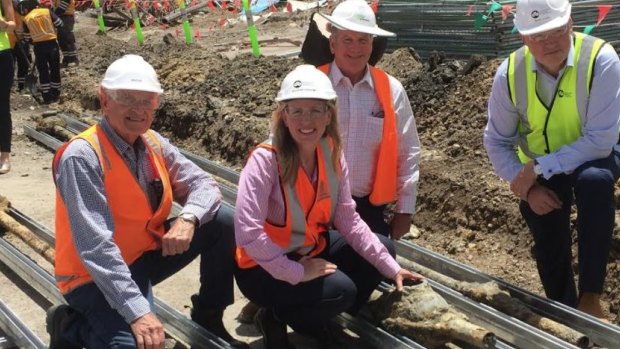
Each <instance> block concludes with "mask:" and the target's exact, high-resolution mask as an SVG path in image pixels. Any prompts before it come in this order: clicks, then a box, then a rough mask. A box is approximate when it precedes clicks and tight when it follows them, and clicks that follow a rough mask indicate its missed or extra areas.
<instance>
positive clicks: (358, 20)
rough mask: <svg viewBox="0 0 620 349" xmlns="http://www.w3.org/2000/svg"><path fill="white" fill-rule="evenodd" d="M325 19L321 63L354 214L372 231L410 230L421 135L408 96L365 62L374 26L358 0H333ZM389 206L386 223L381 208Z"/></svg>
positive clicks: (398, 233) (397, 234) (394, 233)
mask: <svg viewBox="0 0 620 349" xmlns="http://www.w3.org/2000/svg"><path fill="white" fill-rule="evenodd" d="M323 17H325V18H326V19H327V20H328V21H329V23H328V28H327V29H328V31H329V32H330V33H331V35H330V38H329V43H330V48H331V52H332V53H333V54H334V61H333V62H332V63H330V64H327V65H324V66H320V67H319V69H320V70H322V71H323V72H325V73H326V74H327V75H328V76H329V78H330V80H331V82H332V84H333V85H334V89H335V90H336V94H337V95H338V100H337V101H338V118H339V122H340V134H341V136H342V138H343V141H344V154H345V158H346V160H347V163H348V164H349V168H350V180H351V193H352V195H353V198H354V200H355V202H356V204H357V211H358V213H359V214H360V216H361V217H362V219H364V221H366V223H367V224H368V225H369V226H370V228H371V230H372V231H373V232H375V233H377V234H381V235H385V236H390V237H391V238H392V239H395V240H397V239H400V238H401V237H402V236H403V235H405V234H406V233H407V232H409V229H410V227H411V219H412V215H413V213H414V211H415V202H416V193H417V185H418V180H419V160H420V140H419V138H418V132H417V129H416V124H415V119H414V117H413V111H412V110H411V104H410V102H409V98H408V97H407V94H406V92H405V89H404V88H403V86H402V84H401V83H400V82H399V81H398V80H397V79H396V78H394V77H393V76H390V75H389V74H387V73H385V72H384V71H382V70H380V69H378V68H375V67H373V66H371V65H369V64H368V60H369V58H370V55H371V53H372V49H373V38H374V37H375V36H388V37H389V36H395V34H394V33H391V32H388V31H386V30H383V29H381V28H379V27H378V26H377V24H376V19H375V14H374V12H373V11H372V9H371V7H370V6H369V5H368V4H367V3H366V1H364V0H347V1H344V2H342V3H340V4H339V5H338V6H337V7H336V8H335V9H334V12H333V13H332V15H330V16H328V15H323ZM392 203H394V204H395V205H394V215H393V217H392V219H391V221H390V223H389V224H388V223H387V222H386V221H385V220H384V211H385V208H386V206H387V205H388V204H392Z"/></svg>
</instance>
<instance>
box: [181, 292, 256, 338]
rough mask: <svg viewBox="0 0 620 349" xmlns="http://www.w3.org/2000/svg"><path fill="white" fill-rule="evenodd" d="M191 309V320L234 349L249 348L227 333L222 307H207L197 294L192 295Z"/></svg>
mask: <svg viewBox="0 0 620 349" xmlns="http://www.w3.org/2000/svg"><path fill="white" fill-rule="evenodd" d="M191 299H192V310H191V312H190V316H191V317H192V320H193V321H194V322H195V323H197V324H198V325H200V326H202V327H203V328H204V329H205V330H207V331H209V332H211V333H212V334H214V335H216V336H218V337H220V338H222V339H223V340H224V341H226V342H228V344H230V346H231V347H233V348H236V349H250V345H249V344H248V343H245V342H242V341H240V340H238V339H235V338H233V336H231V335H230V333H228V331H227V330H226V327H224V323H223V322H222V318H223V316H224V308H215V309H214V308H209V307H207V306H205V305H204V304H202V303H201V302H200V299H199V298H198V295H197V294H195V295H193V296H192V298H191Z"/></svg>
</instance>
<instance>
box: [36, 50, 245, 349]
mask: <svg viewBox="0 0 620 349" xmlns="http://www.w3.org/2000/svg"><path fill="white" fill-rule="evenodd" d="M162 92H163V90H162V89H161V85H160V84H159V81H158V79H157V74H156V73H155V70H154V69H153V67H152V66H151V65H150V64H148V63H147V62H145V61H144V59H142V57H140V56H137V55H126V56H123V57H122V58H120V59H118V60H116V61H115V62H113V63H112V64H111V65H110V66H109V67H108V69H107V71H106V73H105V77H104V79H103V81H102V82H101V86H100V88H99V100H100V102H101V109H102V110H103V118H102V120H101V122H100V123H99V124H97V125H95V126H92V127H91V128H89V129H88V130H86V131H84V132H82V133H81V134H79V135H78V136H76V137H74V138H73V139H72V140H71V141H69V142H68V143H66V144H65V145H64V146H63V147H61V148H60V149H59V150H58V152H57V153H56V156H55V157H54V163H53V174H54V180H55V183H56V188H57V195H56V263H55V272H54V274H55V277H56V282H57V284H58V288H59V289H60V292H61V293H62V294H63V297H64V298H65V300H66V301H67V303H68V304H69V306H67V305H58V306H54V307H52V308H50V309H49V310H48V317H47V326H48V327H47V329H48V332H49V333H50V349H60V348H62V349H72V348H82V347H87V348H91V349H93V348H111V347H114V348H145V347H147V348H164V339H165V337H164V326H163V324H162V322H161V321H160V320H159V318H158V317H157V315H156V314H155V312H154V302H153V290H152V287H153V286H154V285H156V284H158V283H160V282H161V281H163V280H165V279H167V278H168V277H170V276H171V275H173V274H174V273H176V272H177V271H179V270H181V269H182V268H183V267H185V266H186V265H188V264H189V263H190V262H191V261H192V260H194V259H195V258H196V257H198V256H200V289H199V290H198V292H197V294H195V295H193V296H192V297H191V301H192V304H193V308H192V311H191V317H192V319H193V320H194V321H195V322H197V323H198V324H199V325H201V326H202V327H204V328H205V329H207V330H208V331H210V332H211V333H213V334H215V335H217V336H219V337H221V338H222V339H224V340H226V341H227V342H229V343H230V344H231V346H232V347H234V348H249V346H248V345H247V344H246V343H243V342H240V341H238V340H235V339H234V338H232V337H231V335H230V334H229V333H228V332H227V330H226V328H225V327H224V325H223V323H222V316H223V312H224V309H225V308H226V307H227V306H228V305H230V304H232V302H233V294H234V293H233V267H234V248H235V243H234V228H233V217H232V210H231V209H230V208H229V207H226V206H222V205H221V193H220V191H219V189H218V187H217V184H216V182H215V181H214V180H213V178H211V176H210V175H209V174H207V173H206V172H204V171H202V170H201V169H200V168H199V167H198V166H196V165H195V164H194V163H192V162H191V161H189V160H188V159H187V158H185V157H184V156H183V155H182V154H181V153H180V152H179V150H178V149H177V148H176V147H174V146H172V145H171V144H170V142H169V141H168V140H167V139H166V138H164V137H162V136H161V135H159V134H158V133H156V132H155V131H153V130H150V126H151V123H152V122H153V117H154V115H155V110H156V109H157V108H158V106H159V101H160V94H161V93H162ZM173 200H174V201H176V202H178V203H179V204H181V205H183V209H182V210H181V213H180V214H179V215H178V216H177V217H175V218H173V219H170V220H169V219H168V216H169V214H170V213H171V208H172V201H173Z"/></svg>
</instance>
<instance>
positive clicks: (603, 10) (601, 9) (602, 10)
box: [596, 5, 611, 25]
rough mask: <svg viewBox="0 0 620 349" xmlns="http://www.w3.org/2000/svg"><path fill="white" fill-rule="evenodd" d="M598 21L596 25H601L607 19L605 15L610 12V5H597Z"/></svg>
mask: <svg viewBox="0 0 620 349" xmlns="http://www.w3.org/2000/svg"><path fill="white" fill-rule="evenodd" d="M597 7H598V20H597V21H596V25H599V24H601V22H602V21H603V20H604V19H605V17H607V14H608V13H609V11H610V10H611V5H598V6H597Z"/></svg>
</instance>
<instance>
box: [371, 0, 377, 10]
mask: <svg viewBox="0 0 620 349" xmlns="http://www.w3.org/2000/svg"><path fill="white" fill-rule="evenodd" d="M378 7H379V1H377V0H374V1H373V2H372V3H371V4H370V8H371V9H372V12H374V13H377V8H378Z"/></svg>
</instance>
